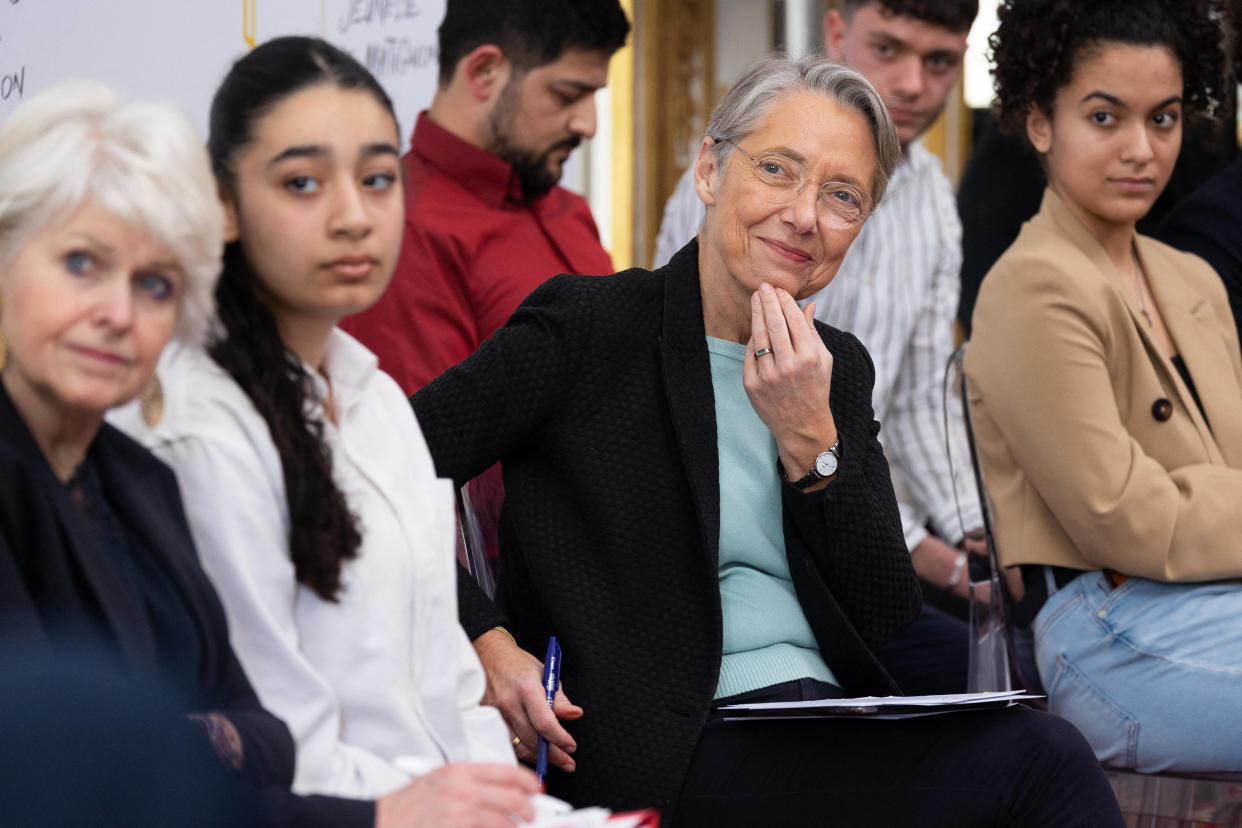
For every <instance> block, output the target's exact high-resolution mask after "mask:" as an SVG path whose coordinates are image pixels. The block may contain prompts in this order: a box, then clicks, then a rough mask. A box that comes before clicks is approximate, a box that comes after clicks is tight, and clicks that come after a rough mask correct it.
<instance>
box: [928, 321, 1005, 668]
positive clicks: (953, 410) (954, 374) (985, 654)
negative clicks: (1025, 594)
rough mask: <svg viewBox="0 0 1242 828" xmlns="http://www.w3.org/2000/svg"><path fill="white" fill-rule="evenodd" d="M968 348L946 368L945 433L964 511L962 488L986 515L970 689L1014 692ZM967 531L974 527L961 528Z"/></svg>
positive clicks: (975, 584)
mask: <svg viewBox="0 0 1242 828" xmlns="http://www.w3.org/2000/svg"><path fill="white" fill-rule="evenodd" d="M965 358H966V346H965V345H962V346H961V347H959V348H958V349H957V350H956V351H954V352H953V356H952V357H950V358H949V363H948V365H947V366H946V367H945V379H944V431H945V439H946V445H947V448H948V454H949V465H950V470H949V472H950V476H951V477H952V479H953V481H954V490H955V492H956V493H957V494H958V513H959V519H960V514H961V487H962V486H968V487H971V488H972V489H973V491H974V492H975V493H976V494H977V496H978V498H979V508H980V511H981V513H982V516H983V534H984V539H985V541H986V543H987V553H988V554H987V558H988V568H987V572H986V574H984V576H983V577H976V576H974V575H972V576H971V578H970V616H969V623H970V650H969V657H970V661H969V667H968V672H967V677H966V689H967V690H968V691H969V692H971V693H978V692H984V691H994V690H1012V689H1013V687H1014V681H1013V673H1014V670H1013V665H1014V664H1015V663H1016V657H1014V653H1013V650H1014V645H1013V642H1012V640H1011V637H1010V623H1009V611H1010V600H1009V595H1008V592H1007V588H1006V586H1005V582H1004V578H1003V576H1002V570H1001V566H1000V560H999V559H998V558H997V555H996V543H995V541H994V540H993V535H992V513H991V508H990V504H989V503H988V500H987V489H986V488H985V487H984V485H983V471H982V469H981V467H980V465H979V458H978V454H977V452H976V451H975V438H974V430H973V429H972V428H971V423H970V407H969V406H968V405H967V402H966V400H967V397H966V373H965V372H964V371H963V370H962V363H963V361H964V360H965ZM963 434H964V435H965V440H962V439H961V437H962V436H963ZM962 528H963V530H965V529H967V528H969V527H966V526H963V527H962Z"/></svg>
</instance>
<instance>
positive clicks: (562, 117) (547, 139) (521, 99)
mask: <svg viewBox="0 0 1242 828" xmlns="http://www.w3.org/2000/svg"><path fill="white" fill-rule="evenodd" d="M610 58H611V55H610V54H609V53H608V52H606V51H587V50H584V49H570V50H568V51H567V52H565V54H563V55H561V56H560V57H559V58H557V59H556V60H554V61H552V62H551V63H548V64H544V65H543V66H536V67H535V68H533V69H529V70H527V71H526V72H524V73H522V74H520V75H514V76H512V77H511V78H510V80H509V82H508V83H506V84H505V86H504V88H503V90H502V91H501V92H500V96H499V98H498V99H497V101H496V104H495V107H494V108H493V109H492V112H491V114H490V115H489V117H488V133H489V134H488V138H487V144H486V148H487V150H488V151H489V152H491V153H492V154H493V155H496V156H498V157H500V158H502V159H504V160H505V161H507V162H509V164H511V165H512V166H513V169H514V172H515V173H516V174H517V176H518V180H520V181H521V182H522V189H523V191H524V192H525V193H526V194H527V195H539V194H541V193H545V192H547V191H548V190H550V189H551V188H552V187H553V186H554V185H555V184H556V182H558V181H560V179H561V173H562V171H563V169H564V166H565V160H566V159H568V158H569V154H570V153H571V152H572V151H573V149H574V147H576V146H578V144H579V143H581V142H582V140H583V139H586V138H591V137H593V136H594V135H595V127H596V117H595V93H596V91H598V90H599V89H602V88H603V87H604V85H605V84H606V83H607V82H608V62H609V60H610Z"/></svg>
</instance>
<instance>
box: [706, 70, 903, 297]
mask: <svg viewBox="0 0 1242 828" xmlns="http://www.w3.org/2000/svg"><path fill="white" fill-rule="evenodd" d="M735 143H736V144H737V146H738V147H739V148H741V149H743V150H744V151H745V152H747V153H749V154H750V155H752V156H754V157H756V158H759V157H761V156H763V155H764V154H765V153H778V154H780V155H783V156H786V157H788V158H792V159H793V160H795V161H798V162H800V163H801V164H802V165H803V166H804V167H805V168H806V170H807V172H808V173H809V174H810V176H811V177H813V178H814V179H815V180H816V181H821V182H829V181H837V182H843V183H846V184H851V185H853V186H854V187H855V188H857V189H858V190H859V191H860V192H861V193H862V194H863V197H864V199H865V200H866V201H867V204H868V205H870V203H871V197H870V192H871V182H872V181H874V180H875V171H876V166H877V163H878V162H877V160H876V154H875V149H874V147H873V143H872V138H871V130H870V127H869V126H868V124H867V119H866V118H865V117H864V116H863V115H862V114H861V113H859V112H857V111H855V110H853V109H846V108H844V107H842V106H840V105H838V104H837V103H836V102H835V101H832V100H831V99H829V98H827V97H825V96H823V95H820V94H818V93H814V92H796V93H791V94H789V95H786V96H784V97H782V98H780V99H778V100H777V101H776V103H775V104H774V105H773V107H772V110H771V112H769V113H768V116H767V117H766V118H765V119H764V120H763V121H762V122H761V123H760V125H759V126H758V128H756V129H755V130H754V131H753V132H751V133H750V134H749V135H746V136H744V137H740V138H738V139H736V141H735ZM717 163H718V156H717V155H716V153H715V151H714V149H713V148H712V147H711V146H708V147H706V148H705V149H704V150H703V151H702V152H701V153H700V154H699V161H698V163H697V164H696V167H695V186H696V189H697V190H698V193H699V197H700V198H701V199H702V200H703V202H704V203H705V204H706V205H707V206H708V211H707V217H706V219H704V222H703V230H702V243H701V248H700V269H701V274H700V275H701V278H702V280H703V283H704V289H705V291H709V290H710V291H711V292H712V293H713V295H715V296H716V297H718V300H719V301H724V302H728V303H731V304H733V305H735V306H736V307H735V308H734V310H735V311H741V312H742V313H743V314H744V318H746V319H749V311H750V304H749V302H750V298H749V297H750V294H751V293H752V292H753V291H755V290H757V289H758V288H759V286H760V285H761V284H763V283H764V282H767V283H769V284H771V285H772V286H773V287H780V288H784V289H785V290H787V291H788V292H789V293H790V294H792V295H793V296H794V297H796V298H805V297H807V296H810V295H811V294H813V293H815V292H816V291H818V290H819V289H821V288H822V287H824V285H826V284H828V283H829V282H830V281H831V280H832V277H833V276H835V275H836V273H837V268H838V267H840V265H841V260H842V259H843V258H844V257H845V253H846V251H847V250H848V249H849V246H850V243H851V242H852V241H854V239H855V237H857V235H858V233H859V231H860V230H861V229H862V223H861V222H859V223H858V224H857V225H855V226H853V227H848V228H841V227H836V226H833V222H832V221H831V220H830V218H829V217H828V214H827V211H826V210H825V211H821V210H820V209H819V207H818V206H817V205H818V204H819V203H820V192H819V188H817V187H816V186H814V185H808V186H806V187H804V188H803V191H802V192H801V193H800V194H799V195H797V196H796V197H795V198H793V200H791V201H789V202H787V203H784V204H780V203H774V202H773V201H772V198H771V196H770V194H769V193H768V192H767V190H766V188H765V185H764V184H763V183H762V182H761V181H760V180H759V179H758V178H757V177H756V176H755V174H754V170H753V168H752V167H751V165H750V162H749V161H748V160H747V158H746V156H745V155H744V154H743V153H741V152H731V153H729V155H728V157H727V158H725V160H724V162H723V167H722V168H721V169H718V168H717ZM706 295H707V293H706V292H705V296H706Z"/></svg>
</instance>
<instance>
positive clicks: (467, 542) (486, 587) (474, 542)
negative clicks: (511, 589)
mask: <svg viewBox="0 0 1242 828" xmlns="http://www.w3.org/2000/svg"><path fill="white" fill-rule="evenodd" d="M471 483H473V481H469V482H467V483H466V485H464V486H462V487H461V488H460V489H458V490H457V530H458V531H457V560H458V561H460V562H461V564H462V566H464V567H466V569H467V570H469V572H470V574H471V575H473V576H474V580H475V581H476V582H478V584H479V586H480V587H481V588H482V589H483V591H484V592H486V593H487V597H488V598H491V597H493V596H494V595H495V594H496V580H495V578H494V577H493V576H492V566H491V562H490V561H489V560H488V559H487V543H486V541H485V539H484V537H483V530H482V528H481V527H480V525H479V517H478V513H477V512H476V511H475V507H474V503H473V501H472V499H471V495H470V490H471Z"/></svg>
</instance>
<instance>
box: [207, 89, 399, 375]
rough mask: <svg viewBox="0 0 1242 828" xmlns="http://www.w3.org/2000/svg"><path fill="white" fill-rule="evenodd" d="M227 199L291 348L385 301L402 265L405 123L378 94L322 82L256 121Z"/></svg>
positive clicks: (261, 291) (235, 232)
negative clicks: (400, 126)
mask: <svg viewBox="0 0 1242 828" xmlns="http://www.w3.org/2000/svg"><path fill="white" fill-rule="evenodd" d="M253 134H254V137H253V140H252V141H251V142H250V143H249V144H247V145H246V147H245V148H244V149H243V150H242V151H241V153H240V154H239V156H238V158H237V159H236V160H235V162H234V170H235V174H234V177H233V184H232V188H233V189H234V191H235V193H234V197H233V198H230V199H226V210H227V212H228V216H229V223H230V237H231V238H236V239H239V240H240V242H241V246H242V250H243V251H244V253H245V256H246V259H247V261H248V262H249V263H250V266H251V268H252V269H253V271H254V273H255V275H256V276H257V278H258V284H257V286H256V292H257V293H258V295H259V296H260V298H261V299H262V301H263V302H264V304H266V305H267V306H268V307H269V308H270V309H271V311H272V313H273V314H274V315H275V317H276V321H277V324H278V326H279V327H280V330H281V335H282V337H284V338H286V344H287V345H290V347H293V348H294V350H295V351H296V350H298V349H297V347H296V345H295V344H294V343H291V342H290V341H289V336H290V335H291V334H292V332H293V331H295V330H298V329H300V328H305V327H308V326H309V327H310V328H312V329H315V330H319V331H326V330H328V329H330V328H331V326H333V325H335V324H336V323H337V322H339V321H340V319H341V318H342V317H344V316H346V315H348V314H351V313H357V312H358V311H361V310H365V309H366V308H368V307H370V306H371V305H372V304H374V303H375V301H376V300H378V299H379V297H380V295H381V294H382V293H383V292H384V289H385V288H386V287H387V286H388V281H389V279H390V278H391V277H392V271H393V268H394V267H395V266H396V261H397V252H398V250H399V248H400V244H401V230H402V222H403V220H404V216H405V205H404V202H403V200H402V196H401V187H400V165H399V162H398V156H397V145H398V138H397V126H396V124H395V123H394V121H393V118H392V115H391V114H390V113H389V112H388V110H387V109H386V108H385V107H384V106H383V105H381V104H380V103H379V102H378V101H377V100H376V99H375V98H374V97H372V96H371V95H370V94H369V93H367V92H363V91H358V90H354V89H341V88H339V87H337V86H334V85H331V84H319V85H316V86H311V87H309V88H307V89H303V90H301V91H299V92H295V93H294V94H292V95H290V96H289V97H287V98H285V99H284V100H282V101H281V102H280V103H278V104H277V105H276V106H275V107H274V108H273V109H272V110H271V111H270V112H268V113H267V114H265V115H264V116H262V117H261V118H259V119H258V120H257V121H256V122H255V126H254V133H253Z"/></svg>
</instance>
